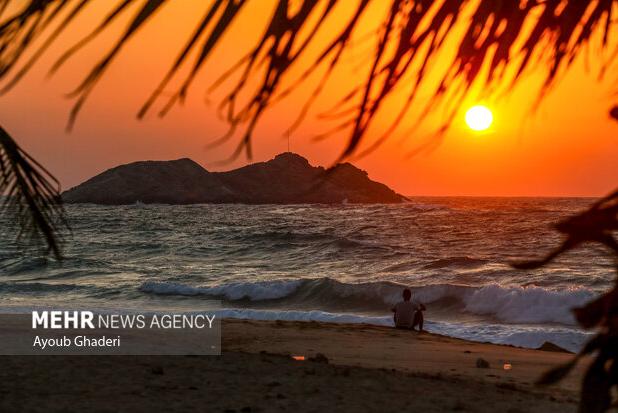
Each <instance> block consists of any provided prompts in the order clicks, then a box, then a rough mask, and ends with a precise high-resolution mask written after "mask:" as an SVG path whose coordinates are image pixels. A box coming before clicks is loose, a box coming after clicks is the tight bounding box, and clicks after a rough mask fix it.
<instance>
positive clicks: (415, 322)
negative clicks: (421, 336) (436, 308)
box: [392, 288, 426, 332]
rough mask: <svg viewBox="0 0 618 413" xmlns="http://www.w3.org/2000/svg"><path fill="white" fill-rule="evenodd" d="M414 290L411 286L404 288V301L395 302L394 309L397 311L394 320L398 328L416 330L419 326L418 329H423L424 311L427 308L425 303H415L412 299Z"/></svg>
mask: <svg viewBox="0 0 618 413" xmlns="http://www.w3.org/2000/svg"><path fill="white" fill-rule="evenodd" d="M411 298H412V291H410V289H409V288H406V289H405V290H403V301H400V302H398V303H397V304H395V307H393V308H392V311H393V312H394V313H395V314H394V316H393V320H394V321H395V327H396V328H405V329H411V330H414V329H415V327H416V326H418V331H419V332H420V331H423V321H424V318H423V311H425V310H426V308H425V306H424V305H423V304H415V303H413V302H411V301H410V299H411Z"/></svg>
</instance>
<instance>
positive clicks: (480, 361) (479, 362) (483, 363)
mask: <svg viewBox="0 0 618 413" xmlns="http://www.w3.org/2000/svg"><path fill="white" fill-rule="evenodd" d="M476 367H478V368H479V369H488V368H489V362H488V361H487V360H485V359H484V358H481V357H479V358H477V359H476Z"/></svg>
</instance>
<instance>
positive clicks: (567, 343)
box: [216, 309, 592, 352]
mask: <svg viewBox="0 0 618 413" xmlns="http://www.w3.org/2000/svg"><path fill="white" fill-rule="evenodd" d="M216 314H217V316H218V317H221V318H235V319H252V320H267V321H273V320H283V321H319V322H327V323H344V324H371V325H378V326H392V325H393V319H392V317H390V316H383V317H377V316H363V315H356V314H340V313H330V312H326V311H297V310H288V311H277V310H254V309H223V310H218V311H216ZM425 329H426V330H427V331H429V332H431V333H436V334H441V335H445V336H450V337H456V338H462V339H465V340H470V341H477V342H489V343H494V344H508V345H513V346H518V347H526V348H538V347H540V346H541V345H542V344H543V343H545V342H546V341H549V342H552V343H554V344H557V345H558V346H560V347H562V348H564V349H566V350H569V351H573V352H576V351H578V350H579V349H581V347H582V346H583V345H584V343H585V342H586V341H587V340H588V339H589V338H590V337H591V334H592V333H588V332H585V331H581V330H578V329H575V328H569V327H528V326H504V325H499V324H488V325H477V324H474V325H470V324H457V323H446V322H435V321H427V322H426V324H425Z"/></svg>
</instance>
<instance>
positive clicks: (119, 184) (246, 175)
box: [62, 152, 407, 205]
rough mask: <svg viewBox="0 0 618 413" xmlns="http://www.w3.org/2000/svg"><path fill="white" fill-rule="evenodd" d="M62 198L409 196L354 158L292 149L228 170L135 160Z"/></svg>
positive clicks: (353, 199) (374, 199) (184, 200)
mask: <svg viewBox="0 0 618 413" xmlns="http://www.w3.org/2000/svg"><path fill="white" fill-rule="evenodd" d="M62 198H63V200H64V202H66V203H94V204H105V205H123V204H134V203H137V202H142V203H145V204H153V203H158V204H200V203H244V204H304V203H318V204H335V203H345V202H349V203H364V204H366V203H400V202H405V201H407V198H406V197H404V196H403V195H400V194H398V193H396V192H395V191H393V190H392V189H390V188H389V187H387V186H386V185H384V184H381V183H379V182H375V181H372V180H371V179H369V177H368V175H367V172H365V171H363V170H361V169H358V168H356V167H355V166H354V165H352V164H350V163H341V164H337V165H336V166H334V167H332V168H330V169H325V168H323V167H316V166H312V165H310V164H309V161H307V159H305V158H303V157H302V156H300V155H297V154H294V153H291V152H286V153H282V154H279V155H277V156H276V157H275V158H274V159H271V160H270V161H268V162H259V163H254V164H251V165H247V166H245V167H242V168H238V169H234V170H231V171H227V172H209V171H207V170H206V169H204V168H203V167H201V166H200V165H199V164H197V163H196V162H194V161H192V160H191V159H187V158H184V159H178V160H174V161H140V162H133V163H130V164H126V165H120V166H117V167H115V168H111V169H108V170H107V171H105V172H103V173H101V174H99V175H96V176H94V177H93V178H90V179H89V180H87V181H86V182H84V183H82V184H80V185H78V186H76V187H74V188H71V189H69V190H68V191H65V192H64V193H63V194H62Z"/></svg>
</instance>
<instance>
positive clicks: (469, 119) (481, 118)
mask: <svg viewBox="0 0 618 413" xmlns="http://www.w3.org/2000/svg"><path fill="white" fill-rule="evenodd" d="M493 121H494V115H493V114H492V113H491V110H489V109H488V108H487V106H483V105H475V106H472V107H471V108H470V109H468V111H467V112H466V123H467V124H468V127H470V129H472V130H475V131H484V130H487V129H489V127H490V126H491V124H492V123H493Z"/></svg>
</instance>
